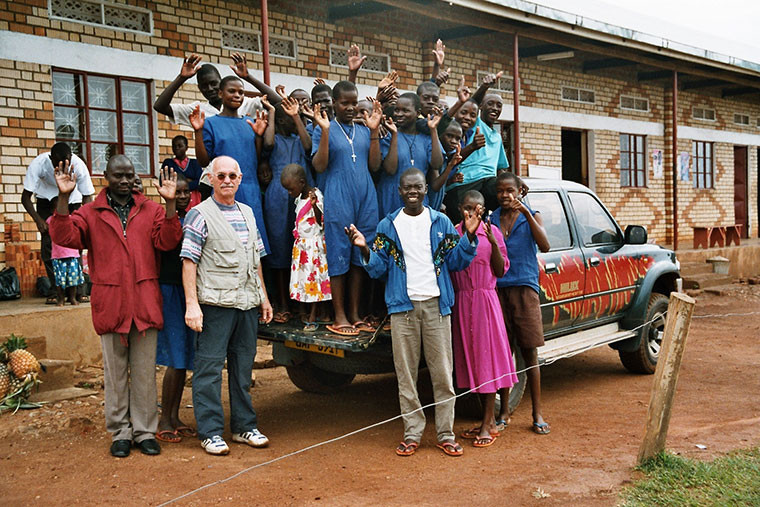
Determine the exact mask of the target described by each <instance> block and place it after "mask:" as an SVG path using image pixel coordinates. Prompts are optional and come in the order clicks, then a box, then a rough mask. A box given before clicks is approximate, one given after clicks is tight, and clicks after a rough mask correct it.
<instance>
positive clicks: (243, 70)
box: [230, 53, 282, 105]
mask: <svg viewBox="0 0 760 507" xmlns="http://www.w3.org/2000/svg"><path fill="white" fill-rule="evenodd" d="M230 68H231V69H232V71H233V72H234V73H235V74H236V75H237V76H238V77H239V78H240V79H245V80H246V81H248V82H249V83H251V84H252V85H253V86H254V87H255V88H256V89H257V90H258V91H260V92H261V93H263V94H264V95H266V96H267V98H268V99H269V103H270V104H272V105H277V104H279V103H280V101H281V100H282V97H280V95H279V94H278V93H277V91H276V90H275V89H274V88H272V87H271V86H269V85H267V84H266V83H264V82H263V81H259V80H258V79H256V78H255V77H253V74H251V73H250V72H249V71H248V61H247V60H246V58H245V56H243V55H241V54H240V53H233V54H232V65H230Z"/></svg>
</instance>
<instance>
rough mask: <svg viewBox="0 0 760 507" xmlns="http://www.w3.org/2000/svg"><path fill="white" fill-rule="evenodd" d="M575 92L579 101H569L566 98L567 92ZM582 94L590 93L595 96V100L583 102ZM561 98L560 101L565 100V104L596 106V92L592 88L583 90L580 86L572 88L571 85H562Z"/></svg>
mask: <svg viewBox="0 0 760 507" xmlns="http://www.w3.org/2000/svg"><path fill="white" fill-rule="evenodd" d="M566 89H568V90H575V91H576V92H578V98H577V99H568V98H567V97H565V90H566ZM581 92H588V93H591V94H592V95H593V96H594V100H592V101H588V100H581ZM559 98H560V100H564V101H565V102H572V103H574V104H589V105H594V104H596V90H593V89H591V88H581V87H580V86H570V85H562V86H561V87H560V90H559Z"/></svg>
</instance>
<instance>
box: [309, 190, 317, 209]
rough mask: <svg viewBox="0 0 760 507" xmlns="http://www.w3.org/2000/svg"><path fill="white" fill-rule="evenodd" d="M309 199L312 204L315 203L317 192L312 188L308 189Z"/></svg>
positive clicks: (314, 204)
mask: <svg viewBox="0 0 760 507" xmlns="http://www.w3.org/2000/svg"><path fill="white" fill-rule="evenodd" d="M309 201H310V202H311V205H312V206H316V205H317V192H316V190H314V189H313V188H312V189H310V190H309Z"/></svg>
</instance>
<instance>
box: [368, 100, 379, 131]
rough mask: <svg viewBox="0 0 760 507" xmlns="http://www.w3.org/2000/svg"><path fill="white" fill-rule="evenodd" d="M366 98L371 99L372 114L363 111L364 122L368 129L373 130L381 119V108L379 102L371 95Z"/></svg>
mask: <svg viewBox="0 0 760 507" xmlns="http://www.w3.org/2000/svg"><path fill="white" fill-rule="evenodd" d="M367 99H368V100H371V101H372V115H369V114H367V111H364V124H365V125H366V126H367V128H368V129H370V130H375V129H377V128H378V127H379V126H380V121H382V119H383V108H382V107H381V106H380V102H378V101H377V100H375V99H373V98H372V97H367Z"/></svg>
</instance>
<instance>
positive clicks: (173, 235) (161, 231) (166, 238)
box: [151, 206, 182, 252]
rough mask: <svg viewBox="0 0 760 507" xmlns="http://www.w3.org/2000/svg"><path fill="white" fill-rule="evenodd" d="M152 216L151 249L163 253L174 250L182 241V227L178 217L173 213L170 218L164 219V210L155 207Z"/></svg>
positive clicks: (160, 207)
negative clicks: (153, 217)
mask: <svg viewBox="0 0 760 507" xmlns="http://www.w3.org/2000/svg"><path fill="white" fill-rule="evenodd" d="M154 216H155V219H154V220H153V231H152V233H151V239H152V240H153V247H154V248H155V249H156V250H162V251H164V252H170V251H172V250H174V249H175V248H176V247H177V245H178V244H179V242H180V240H181V239H182V225H180V223H179V215H177V214H176V213H175V214H174V216H173V217H172V218H166V211H165V210H164V208H163V207H162V206H156V211H155V212H154Z"/></svg>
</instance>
